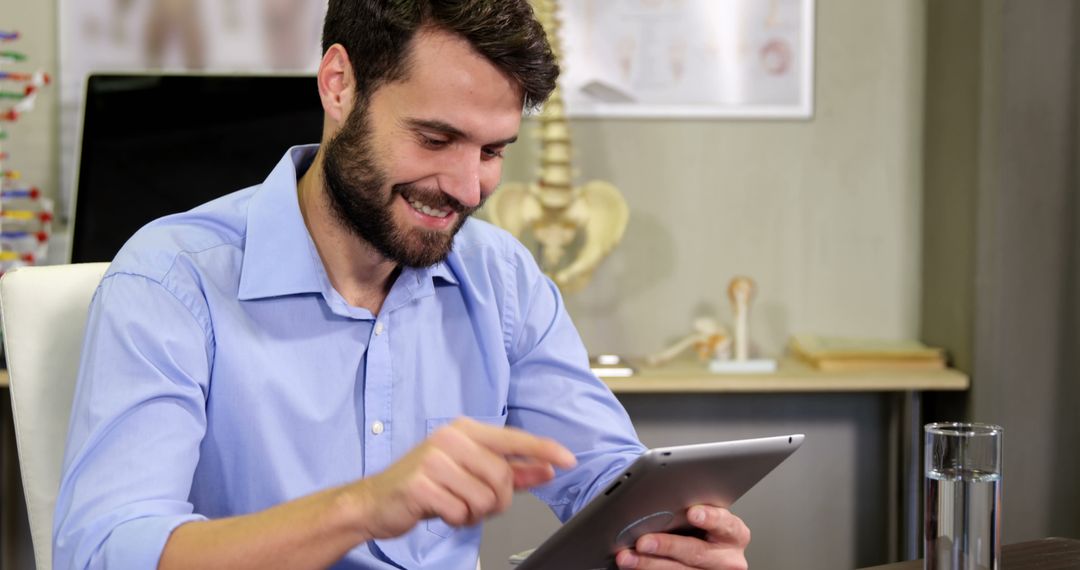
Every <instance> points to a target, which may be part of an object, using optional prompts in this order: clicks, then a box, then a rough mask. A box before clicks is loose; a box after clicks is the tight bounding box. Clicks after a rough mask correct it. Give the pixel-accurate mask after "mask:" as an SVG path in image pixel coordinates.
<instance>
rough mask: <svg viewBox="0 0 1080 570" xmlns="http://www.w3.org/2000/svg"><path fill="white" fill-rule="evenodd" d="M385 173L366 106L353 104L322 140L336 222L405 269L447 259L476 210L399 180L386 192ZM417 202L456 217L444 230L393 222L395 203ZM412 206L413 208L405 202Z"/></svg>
mask: <svg viewBox="0 0 1080 570" xmlns="http://www.w3.org/2000/svg"><path fill="white" fill-rule="evenodd" d="M388 178H389V177H388V175H387V174H386V171H385V169H383V168H382V167H381V166H380V165H379V164H378V161H377V158H376V156H375V153H374V151H373V150H372V141H371V129H370V128H369V121H368V115H367V110H366V109H365V108H364V107H363V106H362V105H361V104H357V105H356V106H355V107H354V108H353V110H352V111H351V112H350V113H349V116H348V117H347V118H346V119H345V124H344V125H343V126H342V127H341V130H340V131H338V133H337V134H336V135H334V136H333V137H332V138H331V139H330V141H329V142H327V143H326V153H325V156H324V160H323V180H324V182H325V185H326V191H327V194H328V195H329V197H330V207H331V210H332V211H333V215H334V217H335V218H336V219H337V221H338V222H339V223H340V224H341V225H342V226H343V227H344V228H345V229H347V230H348V231H349V232H350V233H352V234H353V235H355V236H356V237H358V238H360V239H361V240H363V241H365V242H367V244H368V245H370V246H371V247H373V248H374V249H375V250H376V251H377V252H379V254H380V255H382V256H383V258H385V259H387V260H390V261H393V262H395V263H398V264H400V265H404V266H406V267H429V266H431V265H435V264H436V263H439V262H440V261H443V260H445V259H446V257H447V256H448V255H450V249H451V248H452V247H453V244H454V235H456V234H457V232H458V230H460V229H461V226H462V225H464V224H465V221H466V220H467V219H468V218H469V216H471V215H472V214H473V212H475V211H476V210H477V208H479V206H477V207H476V208H468V207H466V206H464V205H462V204H461V203H460V202H458V201H457V200H455V199H454V198H452V197H450V196H448V195H446V194H445V193H444V192H442V191H441V190H438V189H437V188H436V189H430V188H421V187H419V186H417V185H415V184H397V185H394V186H392V187H391V188H390V191H389V192H388V193H386V194H385V197H384V192H383V188H385V187H386V186H387V184H388V181H387V180H388ZM398 196H401V197H403V198H404V199H405V202H406V203H409V202H411V201H413V200H419V201H420V202H423V203H424V204H426V205H427V206H429V207H432V208H436V209H440V210H449V211H450V212H452V213H456V214H457V215H458V219H457V221H456V222H455V223H454V225H453V226H452V227H451V228H450V229H449V230H445V231H437V230H428V229H424V228H410V227H403V226H399V225H397V224H395V223H394V213H393V204H394V201H395V200H396V199H397V197H398ZM409 207H410V208H411V207H412V206H409Z"/></svg>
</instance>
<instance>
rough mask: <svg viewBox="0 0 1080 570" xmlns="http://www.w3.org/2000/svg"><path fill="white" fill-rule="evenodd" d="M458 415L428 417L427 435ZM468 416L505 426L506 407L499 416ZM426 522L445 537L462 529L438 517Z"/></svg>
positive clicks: (432, 530)
mask: <svg viewBox="0 0 1080 570" xmlns="http://www.w3.org/2000/svg"><path fill="white" fill-rule="evenodd" d="M458 417H460V416H457V417H448V418H430V419H428V420H427V435H428V436H430V435H431V434H432V433H434V432H435V431H436V430H438V429H439V428H441V427H443V426H445V425H446V424H449V423H451V422H453V421H454V420H456V419H458ZM467 417H468V418H470V419H473V420H476V421H478V422H481V423H485V424H488V425H492V426H496V427H503V426H505V425H506V409H505V408H504V409H503V411H502V414H501V415H497V416H467ZM425 523H426V524H427V529H428V532H431V533H432V534H435V535H438V536H441V537H443V538H447V537H449V536H450V535H452V534H454V533H455V532H458V531H459V530H461V529H458V528H457V527H453V526H450V525H449V524H446V522H445V521H444V520H442V519H441V518H438V517H436V518H433V519H428V520H427V521H425Z"/></svg>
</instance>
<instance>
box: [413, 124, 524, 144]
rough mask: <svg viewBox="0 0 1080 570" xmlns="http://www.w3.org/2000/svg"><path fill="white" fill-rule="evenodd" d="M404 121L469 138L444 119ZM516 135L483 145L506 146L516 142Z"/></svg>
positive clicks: (419, 127) (421, 127) (415, 125)
mask: <svg viewBox="0 0 1080 570" xmlns="http://www.w3.org/2000/svg"><path fill="white" fill-rule="evenodd" d="M405 123H406V124H407V125H408V126H409V127H410V128H413V129H426V130H430V131H435V132H438V133H442V134H444V135H448V136H451V137H454V138H469V137H468V135H467V134H466V133H465V132H464V131H462V130H461V129H459V128H457V127H455V126H454V125H451V124H450V123H447V122H445V121H439V120H436V119H406V120H405ZM517 139H518V136H517V135H514V136H512V137H510V138H507V139H503V140H500V141H494V142H490V143H487V144H485V146H506V145H508V144H512V143H514V142H517Z"/></svg>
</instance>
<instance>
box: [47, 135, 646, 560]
mask: <svg viewBox="0 0 1080 570" xmlns="http://www.w3.org/2000/svg"><path fill="white" fill-rule="evenodd" d="M315 151H316V147H314V146H305V147H296V148H293V149H291V150H290V151H289V153H288V154H287V155H286V156H285V157H284V158H283V159H282V161H281V162H280V163H279V164H278V166H277V167H276V168H275V169H274V171H273V172H272V173H271V174H270V176H269V177H268V178H267V179H266V181H265V182H264V183H263V184H261V185H259V186H255V187H252V188H248V189H245V190H242V191H240V192H236V193H234V194H230V195H228V196H225V197H223V198H221V199H218V200H215V201H214V202H211V203H209V204H206V205H204V206H201V207H199V208H196V209H194V210H192V211H190V212H187V213H184V214H179V215H174V216H169V217H166V218H163V219H161V220H158V221H156V222H154V223H152V224H150V225H148V226H146V227H145V228H143V229H142V230H140V231H139V232H138V233H137V234H136V235H135V237H133V238H132V239H131V241H130V242H129V243H128V244H127V245H125V246H124V248H123V250H122V251H121V252H120V253H119V254H118V255H117V257H116V259H115V260H114V261H113V263H112V265H111V266H110V267H109V270H108V272H107V274H106V275H105V278H104V280H103V281H102V283H101V286H100V287H99V288H98V290H97V292H96V294H95V296H94V300H93V303H92V305H91V308H90V317H89V322H88V325H87V336H86V340H85V345H84V348H83V355H82V364H81V366H80V369H79V382H78V387H77V389H76V393H75V400H74V407H73V410H72V416H71V428H70V432H69V435H68V442H67V451H66V454H65V457H64V475H63V480H62V483H61V486H60V493H59V497H58V500H57V504H56V518H55V528H54V552H53V556H54V563H55V565H56V567H57V568H138V569H142V568H155V567H156V566H157V563H158V559H159V557H160V555H161V551H162V549H163V547H164V545H165V542H166V540H167V539H168V536H169V533H170V532H172V530H173V529H174V528H176V527H177V526H178V525H180V524H182V523H184V522H188V521H193V520H201V519H205V518H218V517H226V516H231V515H240V514H246V513H252V512H255V511H259V510H262V509H266V508H268V507H270V506H273V505H275V504H278V503H281V502H284V501H288V500H291V499H295V498H298V497H301V496H303V495H307V494H310V493H313V492H316V491H319V490H321V489H325V488H327V487H331V486H335V485H341V484H343V483H347V482H350V481H354V480H356V479H358V478H361V477H367V476H371V475H373V474H376V473H379V472H380V471H382V470H383V469H386V467H387V466H389V465H390V464H391V463H392V462H393V461H395V460H396V459H398V458H400V457H401V456H402V455H403V454H405V453H406V452H408V451H409V450H410V449H411V448H413V447H414V446H415V445H417V444H418V443H419V442H420V441H422V440H423V439H424V438H425V437H427V436H428V435H429V434H430V433H431V432H432V431H433V430H435V429H437V428H438V427H439V426H441V425H443V424H444V423H446V422H449V421H451V420H453V419H454V418H456V417H458V416H470V417H472V418H475V419H478V420H480V421H483V422H487V423H490V424H494V425H504V424H505V425H511V426H515V427H518V428H521V429H524V430H527V431H529V432H532V433H535V434H540V435H545V436H549V437H552V438H554V439H556V440H558V441H559V442H561V443H562V444H564V445H566V446H567V447H569V448H570V449H571V450H572V451H573V452H574V453H575V454H576V455H577V459H578V466H577V467H576V468H574V469H572V470H569V471H567V472H560V473H559V474H558V475H557V477H556V478H555V480H554V481H552V482H551V483H549V484H547V485H545V486H543V487H540V488H538V489H536V490H535V491H534V493H535V494H536V495H537V496H538V497H539V498H540V499H542V500H543V501H545V502H547V503H548V504H549V505H550V506H551V508H552V510H553V511H554V512H555V514H556V515H557V516H558V517H559V518H561V519H563V520H565V519H566V518H568V517H569V516H570V515H572V514H573V513H574V512H576V511H577V510H578V509H580V508H581V507H582V506H584V505H585V504H586V503H587V502H588V500H589V499H590V498H592V496H593V495H594V494H596V493H597V491H599V490H600V489H602V488H603V487H604V485H605V483H606V482H607V481H608V480H609V479H610V478H611V477H614V476H615V475H616V474H617V473H618V472H619V471H621V470H622V469H623V468H624V467H625V466H626V465H627V464H628V463H630V462H631V461H632V460H633V459H634V458H636V457H637V455H639V454H640V453H641V452H642V451H643V449H642V447H641V444H640V443H639V442H638V440H637V436H636V435H635V433H634V430H633V427H632V426H631V424H630V421H629V419H628V418H627V416H626V413H625V411H624V410H623V408H622V407H621V406H620V404H619V403H618V401H617V400H616V399H615V397H614V396H613V395H612V394H611V392H610V391H609V390H608V389H607V388H606V387H605V385H604V384H603V383H601V382H600V381H598V380H597V379H596V378H595V377H594V376H593V375H592V374H591V373H590V372H589V368H588V359H587V356H586V352H585V349H584V348H583V346H582V343H581V340H580V338H579V337H578V335H577V333H576V331H575V329H574V327H573V325H572V323H571V322H570V318H569V317H568V316H567V313H566V311H565V310H564V308H563V304H562V299H561V297H560V295H559V292H558V290H557V289H556V288H555V286H554V285H553V284H552V283H551V281H550V280H548V279H547V278H546V277H545V276H544V275H543V274H542V273H541V272H540V271H539V269H538V268H537V266H536V263H535V262H534V261H533V258H532V256H531V255H530V253H529V252H528V251H527V250H526V249H525V248H523V247H522V246H521V245H520V244H519V243H518V242H517V241H516V240H514V239H513V237H511V236H510V235H509V234H507V233H505V232H503V231H501V230H499V229H496V228H494V227H492V226H490V225H488V224H485V223H483V222H480V221H476V220H470V221H469V222H467V223H466V224H465V226H464V228H463V229H462V230H461V232H460V233H459V234H458V236H457V238H456V239H455V242H454V247H453V251H452V252H451V254H450V256H449V258H448V259H447V260H446V261H445V262H443V263H440V264H437V265H435V266H433V267H430V268H424V269H413V268H405V269H403V270H402V271H401V273H400V275H399V277H398V278H397V280H396V281H395V282H394V284H393V287H392V288H391V290H390V293H389V295H388V296H387V298H386V301H385V303H384V305H383V308H382V310H381V312H380V313H379V315H378V316H377V317H376V316H373V315H372V314H371V312H369V311H368V310H366V309H359V308H356V307H352V306H350V305H349V304H347V303H346V302H345V301H344V299H343V298H342V297H341V295H339V294H338V292H337V291H335V290H334V288H333V287H332V286H331V284H330V281H329V279H328V278H327V276H326V273H325V271H324V268H323V265H322V262H321V261H320V258H319V256H318V254H317V252H316V250H315V246H314V243H313V242H312V241H311V238H310V236H309V234H308V232H307V229H306V228H305V226H304V223H303V219H302V218H301V215H300V209H299V205H298V202H297V192H296V182H297V179H298V174H302V173H303V171H304V170H306V168H307V167H308V165H309V164H310V163H311V160H312V158H313V157H314V154H315ZM542 538H543V537H536V539H537V540H538V541H539V540H540V539H542ZM479 542H480V529H479V527H473V528H453V527H450V526H448V525H447V524H446V523H444V522H443V521H442V520H441V519H431V520H427V521H423V522H421V524H420V525H418V526H417V527H416V528H414V529H413V530H412V531H411V532H409V533H408V534H406V535H404V536H402V537H399V538H396V539H393V540H377V541H373V542H369V543H366V544H362V545H360V546H358V547H356V548H354V549H353V550H352V551H350V552H349V553H348V555H347V556H346V557H345V558H344V559H342V560H341V561H340V562H339V563H338V564H336V565H335V566H334V567H335V568H398V567H401V568H420V567H425V568H438V569H457V568H461V569H470V570H471V569H473V568H474V567H475V565H476V557H477V551H478V548H479Z"/></svg>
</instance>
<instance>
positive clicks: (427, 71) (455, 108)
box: [371, 29, 523, 138]
mask: <svg viewBox="0 0 1080 570" xmlns="http://www.w3.org/2000/svg"><path fill="white" fill-rule="evenodd" d="M522 104H523V90H522V88H521V86H520V84H519V83H518V82H517V81H516V80H514V79H513V78H512V77H511V76H510V75H508V74H507V73H505V72H504V71H502V70H501V69H499V68H498V67H497V66H496V65H495V64H494V63H492V62H491V61H490V60H488V59H487V58H486V57H484V56H483V55H481V54H480V53H478V52H477V51H476V50H475V49H474V48H473V47H472V46H471V45H470V44H469V43H468V41H466V40H465V39H464V38H462V37H461V36H458V35H456V34H452V33H449V32H445V31H442V30H430V29H427V30H421V31H420V32H418V33H417V35H416V37H415V38H413V41H412V42H411V47H410V54H409V70H408V74H407V75H406V78H405V79H404V80H402V81H395V82H390V83H387V84H384V85H382V86H380V87H379V88H378V89H376V91H375V92H374V93H373V94H372V99H371V107H372V111H375V113H374V114H375V115H378V114H379V113H378V111H382V112H385V113H387V114H388V115H390V116H392V117H393V118H395V119H396V120H403V119H420V120H433V121H442V122H445V123H448V124H451V125H453V126H454V127H456V128H458V129H459V130H461V131H463V132H466V133H470V134H472V133H475V134H477V135H478V136H485V137H486V136H491V137H494V138H506V137H508V136H513V135H514V134H516V133H517V130H518V127H519V126H520V123H521V111H522Z"/></svg>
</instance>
